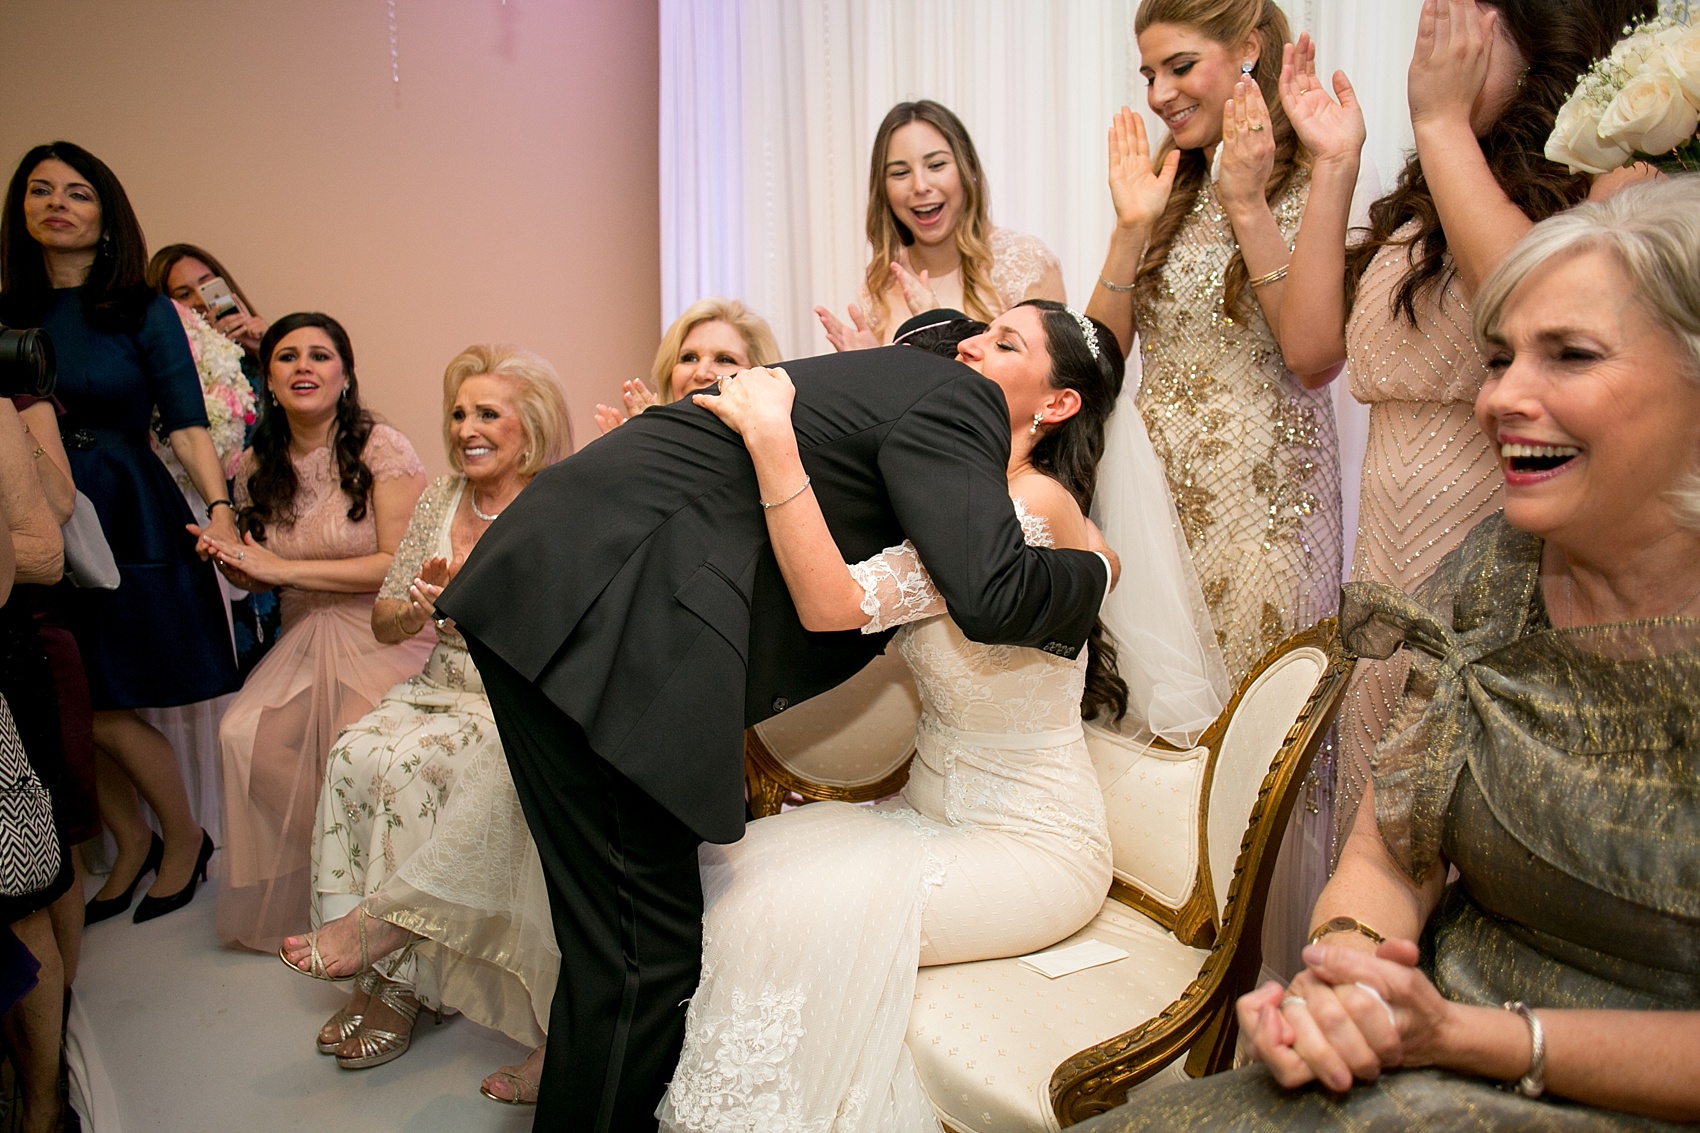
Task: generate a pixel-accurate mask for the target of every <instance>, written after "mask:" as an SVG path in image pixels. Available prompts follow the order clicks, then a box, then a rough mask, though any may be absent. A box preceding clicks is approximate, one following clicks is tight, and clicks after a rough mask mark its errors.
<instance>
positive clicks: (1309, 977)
mask: <svg viewBox="0 0 1700 1133" xmlns="http://www.w3.org/2000/svg"><path fill="white" fill-rule="evenodd" d="M1366 944H1367V942H1366ZM1417 956H1418V952H1417V946H1416V944H1415V943H1413V942H1411V941H1409V940H1389V941H1387V942H1386V943H1384V944H1381V945H1378V946H1377V947H1376V949H1375V951H1374V953H1373V954H1372V953H1370V952H1367V951H1364V950H1362V949H1359V948H1354V947H1350V946H1347V945H1344V944H1313V945H1311V946H1310V947H1308V948H1306V949H1305V950H1304V961H1305V970H1304V971H1302V972H1300V973H1299V974H1298V975H1297V976H1295V977H1294V978H1293V982H1292V983H1290V984H1288V985H1287V986H1286V987H1285V988H1283V987H1282V986H1281V985H1280V984H1279V983H1276V982H1274V981H1270V982H1269V983H1266V984H1264V985H1263V986H1262V987H1260V988H1258V989H1257V990H1255V991H1252V992H1248V993H1247V994H1245V995H1242V996H1241V997H1240V999H1239V1002H1238V1003H1237V1004H1236V1005H1235V1009H1236V1011H1237V1012H1238V1015H1239V1024H1240V1041H1241V1043H1242V1044H1244V1045H1243V1046H1242V1049H1243V1050H1249V1052H1250V1053H1251V1054H1252V1056H1254V1057H1255V1058H1256V1059H1257V1060H1258V1061H1259V1062H1262V1063H1263V1064H1264V1065H1265V1066H1266V1067H1268V1068H1269V1072H1270V1073H1271V1074H1272V1075H1273V1076H1274V1078H1275V1080H1276V1081H1277V1082H1279V1083H1280V1084H1281V1085H1282V1086H1284V1087H1286V1088H1288V1089H1295V1088H1297V1087H1299V1086H1303V1085H1306V1084H1307V1083H1310V1082H1320V1083H1321V1084H1322V1085H1324V1086H1326V1087H1327V1088H1328V1089H1330V1090H1334V1091H1336V1092H1344V1091H1346V1090H1348V1089H1350V1088H1351V1086H1352V1083H1353V1081H1365V1082H1373V1081H1375V1080H1376V1079H1377V1078H1378V1077H1380V1076H1381V1072H1382V1071H1383V1070H1388V1069H1392V1068H1394V1067H1415V1066H1432V1065H1436V1064H1438V1063H1439V1062H1440V1060H1441V1058H1442V1056H1443V1053H1444V1051H1445V1050H1446V1049H1447V1047H1448V1043H1449V1041H1450V1036H1451V1033H1452V1029H1453V1028H1454V1026H1455V1025H1456V1023H1457V1018H1458V1007H1457V1005H1456V1004H1454V1003H1452V1002H1450V1001H1449V1000H1447V999H1446V998H1444V997H1443V996H1442V995H1441V994H1440V993H1439V992H1438V991H1437V990H1435V986H1434V984H1433V983H1431V982H1430V981H1429V979H1428V977H1427V976H1425V975H1424V974H1423V973H1422V972H1420V971H1418V970H1417Z"/></svg>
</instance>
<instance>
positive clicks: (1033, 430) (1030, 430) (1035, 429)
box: [1027, 413, 1045, 437]
mask: <svg viewBox="0 0 1700 1133" xmlns="http://www.w3.org/2000/svg"><path fill="white" fill-rule="evenodd" d="M1044 419H1045V415H1044V414H1043V413H1035V414H1033V423H1032V424H1031V425H1029V426H1027V435H1028V436H1030V437H1036V436H1038V435H1039V422H1041V421H1043V420H1044Z"/></svg>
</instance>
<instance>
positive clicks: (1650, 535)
mask: <svg viewBox="0 0 1700 1133" xmlns="http://www.w3.org/2000/svg"><path fill="white" fill-rule="evenodd" d="M1475 326H1476V337H1477V340H1478V342H1479V343H1480V344H1481V346H1482V349H1483V353H1484V354H1485V355H1486V357H1487V359H1488V379H1487V382H1486V384H1485V385H1484V386H1483V388H1482V391H1481V393H1480V395H1479V396H1478V397H1477V399H1476V419H1477V421H1478V423H1479V424H1480V425H1481V427H1482V429H1483V430H1484V431H1485V432H1486V433H1487V435H1488V437H1489V438H1490V440H1491V441H1492V442H1493V446H1494V450H1495V453H1496V455H1497V457H1498V460H1499V466H1500V472H1501V476H1502V477H1503V480H1504V488H1505V509H1504V511H1503V512H1502V513H1500V514H1497V515H1494V516H1491V517H1490V518H1488V519H1486V520H1484V521H1483V522H1482V523H1480V524H1479V525H1477V526H1476V528H1475V529H1474V530H1472V531H1471V532H1470V534H1469V535H1468V536H1466V537H1465V539H1464V541H1463V543H1462V544H1461V545H1460V546H1459V547H1457V548H1456V549H1455V550H1453V551H1452V552H1451V553H1449V554H1448V555H1447V556H1446V557H1445V558H1444V559H1442V560H1441V562H1440V564H1439V565H1438V566H1437V567H1436V569H1435V571H1434V573H1433V574H1432V575H1430V576H1429V577H1428V578H1427V579H1426V580H1424V581H1423V582H1422V583H1421V584H1420V585H1419V586H1418V587H1417V588H1416V590H1415V592H1414V593H1412V594H1411V595H1409V596H1407V595H1406V594H1404V593H1403V592H1401V591H1399V590H1397V589H1395V588H1393V587H1390V586H1386V585H1383V584H1380V583H1370V582H1362V583H1353V584H1351V585H1349V586H1348V587H1347V588H1346V592H1345V596H1344V598H1343V600H1342V604H1341V625H1342V627H1343V629H1344V631H1345V634H1346V640H1347V643H1348V644H1349V645H1350V646H1351V647H1352V648H1353V649H1354V650H1356V651H1357V652H1359V653H1361V654H1363V655H1365V656H1371V657H1385V656H1388V655H1390V654H1391V653H1392V651H1393V650H1394V649H1396V648H1399V647H1401V646H1402V647H1403V648H1404V649H1405V651H1406V652H1407V653H1408V654H1409V655H1410V657H1411V669H1410V677H1409V678H1408V680H1407V682H1406V685H1405V693H1404V699H1403V702H1402V703H1401V705H1400V707H1399V709H1398V710H1397V711H1396V713H1395V714H1394V717H1393V721H1392V723H1391V725H1389V727H1388V729H1387V731H1386V733H1385V735H1384V737H1383V739H1382V741H1381V743H1380V745H1379V746H1378V747H1377V749H1376V751H1375V754H1374V757H1373V761H1372V766H1371V783H1370V785H1369V787H1368V789H1367V791H1366V794H1365V795H1364V798H1363V800H1362V804H1361V805H1360V807H1359V809H1358V812H1357V818H1356V822H1355V824H1354V826H1353V827H1352V832H1351V835H1350V839H1349V841H1348V842H1347V844H1346V847H1345V849H1344V851H1343V852H1342V854H1341V858H1340V866H1339V869H1338V870H1337V871H1336V873H1335V874H1334V877H1333V879H1332V880H1331V881H1329V883H1328V887H1327V888H1326V889H1324V890H1323V892H1322V896H1321V898H1320V899H1319V900H1318V901H1317V904H1316V908H1315V910H1314V911H1313V913H1312V917H1311V921H1312V925H1313V931H1312V934H1311V942H1312V943H1311V946H1310V947H1309V948H1307V949H1306V950H1305V954H1304V959H1305V964H1306V968H1305V970H1304V971H1302V972H1300V973H1299V975H1298V976H1297V977H1296V978H1295V979H1294V980H1293V982H1292V983H1291V984H1290V985H1288V986H1287V987H1286V988H1282V987H1281V986H1280V985H1279V984H1275V983H1270V984H1267V985H1265V986H1264V987H1262V988H1259V989H1258V990H1256V991H1253V992H1250V993H1249V994H1247V995H1245V996H1242V997H1241V999H1240V1000H1239V1006H1238V1020H1239V1026H1240V1030H1241V1035H1242V1040H1243V1041H1244V1046H1245V1047H1246V1049H1247V1050H1248V1051H1249V1052H1251V1053H1252V1055H1253V1057H1254V1058H1255V1059H1256V1060H1257V1061H1258V1062H1260V1063H1261V1064H1262V1065H1261V1066H1260V1067H1255V1068H1248V1069H1246V1070H1240V1071H1235V1072H1234V1073H1232V1074H1229V1075H1224V1076H1221V1077H1219V1078H1215V1079H1203V1080H1201V1081H1198V1082H1194V1083H1190V1084H1187V1085H1183V1086H1179V1087H1176V1088H1175V1089H1174V1090H1172V1091H1164V1092H1163V1093H1161V1094H1158V1095H1156V1096H1154V1097H1153V1098H1152V1099H1151V1100H1150V1102H1149V1103H1147V1104H1143V1105H1142V1104H1138V1103H1137V1102H1136V1103H1135V1104H1134V1105H1130V1106H1128V1107H1125V1108H1124V1109H1121V1110H1116V1111H1113V1112H1112V1113H1110V1114H1107V1115H1105V1116H1103V1117H1101V1118H1097V1119H1095V1120H1093V1121H1091V1122H1087V1123H1086V1124H1084V1125H1081V1126H1080V1127H1079V1128H1081V1129H1082V1130H1086V1129H1091V1130H1093V1133H1108V1131H1115V1133H1122V1131H1126V1130H1133V1129H1153V1130H1155V1129H1173V1128H1181V1127H1184V1128H1188V1129H1259V1130H1261V1129H1317V1130H1348V1129H1349V1130H1353V1131H1377V1130H1396V1129H1397V1130H1404V1129H1414V1128H1424V1129H1441V1128H1446V1129H1452V1128H1460V1129H1462V1128H1469V1129H1490V1128H1491V1129H1530V1130H1535V1129H1539V1130H1606V1129H1654V1128H1660V1129H1662V1128H1669V1127H1670V1126H1668V1125H1666V1124H1665V1122H1670V1121H1679V1122H1692V1121H1696V1120H1700V952H1697V951H1696V948H1695V940H1696V931H1695V930H1696V926H1697V925H1700V837H1697V832H1700V795H1697V793H1696V791H1695V769H1696V767H1700V727H1696V712H1695V690H1696V689H1697V688H1700V177H1694V176H1686V177H1681V178H1677V179H1674V180H1670V181H1663V182H1659V183H1654V184H1650V185H1644V186H1637V187H1634V188H1629V189H1626V190H1624V191H1623V192H1622V193H1620V194H1619V195H1618V196H1616V197H1614V198H1612V199H1611V200H1609V201H1605V202H1602V203H1598V204H1586V205H1582V206H1580V207H1578V208H1576V209H1573V210H1572V211H1570V212H1567V213H1560V214H1559V215H1557V216H1553V217H1550V218H1548V219H1546V220H1543V221H1542V222H1541V223H1539V224H1538V225H1536V226H1535V227H1534V228H1533V229H1532V230H1531V231H1530V233H1529V234H1528V235H1527V236H1526V237H1525V238H1524V239H1523V240H1522V242H1521V243H1519V244H1518V245H1517V246H1516V247H1515V248H1513V249H1512V250H1511V252H1510V253H1509V254H1508V255H1507V256H1506V257H1505V259H1504V261H1503V262H1502V263H1501V264H1500V266H1499V268H1498V269H1497V271H1495V273H1494V274H1493V275H1491V276H1489V277H1488V279H1487V280H1486V282H1485V283H1484V284H1483V286H1482V288H1481V291H1480V292H1479V293H1478V295H1477V297H1476V305H1475ZM1449 877H1450V880H1449ZM1359 1083H1373V1085H1359ZM1318 1086H1321V1087H1324V1088H1322V1089H1318V1088H1317V1087H1318ZM1354 1087H1355V1088H1354ZM1554 1098H1557V1099H1562V1100H1561V1101H1556V1102H1555V1101H1554V1100H1553V1099H1554Z"/></svg>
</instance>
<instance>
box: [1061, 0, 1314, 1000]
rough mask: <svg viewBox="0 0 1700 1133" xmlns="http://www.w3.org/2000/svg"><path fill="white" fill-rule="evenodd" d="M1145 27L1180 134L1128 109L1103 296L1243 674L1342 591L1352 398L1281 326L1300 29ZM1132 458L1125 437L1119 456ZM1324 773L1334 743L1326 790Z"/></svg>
mask: <svg viewBox="0 0 1700 1133" xmlns="http://www.w3.org/2000/svg"><path fill="white" fill-rule="evenodd" d="M1134 28H1135V30H1136V32H1137V33H1138V36H1139V49H1140V55H1141V58H1142V60H1143V65H1142V67H1141V68H1140V73H1141V74H1142V75H1144V76H1145V80H1146V82H1147V84H1148V86H1149V90H1148V98H1149V101H1150V105H1151V109H1152V110H1153V111H1155V112H1156V113H1157V114H1158V115H1159V116H1160V117H1161V118H1162V119H1163V121H1164V122H1165V123H1166V124H1167V125H1168V127H1169V131H1170V138H1169V139H1168V141H1166V142H1165V143H1164V145H1163V147H1162V149H1160V150H1159V151H1158V153H1159V158H1160V160H1159V162H1158V163H1157V164H1156V165H1155V166H1154V165H1153V163H1152V160H1151V156H1150V153H1149V149H1148V147H1147V143H1146V138H1145V128H1144V125H1143V124H1142V122H1141V120H1140V118H1139V116H1138V115H1135V114H1134V113H1133V112H1132V111H1130V110H1128V109H1127V108H1126V107H1124V108H1123V109H1122V111H1121V113H1120V114H1118V115H1117V116H1116V119H1115V121H1114V123H1113V125H1112V127H1111V131H1110V196H1111V199H1112V200H1113V201H1114V203H1115V210H1116V227H1115V230H1114V234H1113V235H1112V236H1111V238H1110V247H1109V251H1108V253H1107V254H1106V256H1105V258H1104V267H1103V271H1102V273H1101V274H1100V277H1099V281H1098V285H1097V287H1096V288H1095V289H1094V290H1093V292H1092V300H1091V302H1090V303H1089V304H1088V306H1087V308H1086V309H1087V310H1088V311H1089V312H1091V313H1092V314H1093V315H1096V316H1097V317H1098V318H1101V319H1103V320H1104V322H1105V323H1107V324H1108V325H1109V326H1111V327H1112V328H1114V329H1115V332H1116V335H1117V337H1118V338H1119V340H1120V341H1121V343H1122V346H1123V347H1124V348H1125V349H1131V347H1132V343H1133V341H1134V337H1135V335H1136V334H1137V335H1138V337H1139V342H1140V352H1141V354H1140V356H1141V360H1142V363H1143V366H1144V373H1143V381H1142V384H1141V385H1140V388H1139V410H1140V412H1141V414H1142V415H1143V416H1144V418H1145V425H1146V428H1148V429H1149V430H1150V432H1151V442H1152V444H1153V446H1154V447H1155V448H1156V450H1157V454H1158V455H1159V456H1160V457H1161V458H1162V460H1163V463H1164V465H1165V467H1166V468H1167V470H1168V478H1169V491H1170V492H1171V494H1172V495H1173V496H1174V500H1175V508H1176V511H1177V512H1178V514H1179V517H1180V524H1181V530H1182V532H1183V533H1184V534H1185V536H1186V541H1187V545H1188V546H1189V547H1190V548H1191V550H1192V561H1193V565H1194V566H1195V567H1196V568H1197V570H1198V577H1199V582H1200V583H1201V585H1202V586H1203V589H1204V597H1205V601H1206V604H1207V605H1208V607H1209V611H1210V618H1211V621H1212V622H1213V624H1214V628H1215V631H1216V635H1217V638H1218V640H1219V641H1220V642H1221V646H1222V659H1223V661H1224V663H1225V664H1226V666H1227V678H1228V683H1229V687H1230V688H1232V687H1234V686H1237V685H1238V684H1239V683H1240V682H1241V681H1242V680H1244V679H1245V676H1246V674H1247V673H1248V672H1250V671H1251V669H1252V667H1253V666H1255V665H1256V664H1257V662H1258V660H1259V659H1261V658H1262V657H1263V655H1264V654H1265V653H1266V652H1268V651H1269V649H1270V648H1271V647H1273V646H1275V645H1277V644H1278V643H1280V642H1281V641H1282V640H1283V639H1285V638H1286V637H1288V636H1289V635H1291V634H1293V633H1296V632H1297V631H1299V630H1301V629H1303V628H1305V627H1306V626H1308V625H1311V624H1313V623H1315V622H1316V621H1318V620H1320V619H1322V618H1326V617H1329V616H1330V615H1332V614H1333V613H1334V611H1335V609H1336V607H1337V605H1338V603H1339V593H1340V560H1341V555H1342V547H1341V515H1340V474H1339V467H1340V465H1339V447H1338V443H1337V439H1336V434H1335V422H1334V406H1333V404H1332V402H1331V401H1330V400H1329V395H1328V393H1327V391H1326V390H1313V389H1310V388H1308V380H1309V379H1308V377H1307V376H1306V375H1300V374H1295V373H1293V372H1291V371H1289V370H1288V369H1287V367H1286V364H1285V363H1284V362H1283V360H1282V358H1281V350H1280V347H1279V346H1277V345H1276V339H1275V331H1276V330H1277V329H1278V328H1279V326H1280V321H1281V305H1282V302H1283V295H1284V294H1285V293H1286V292H1287V291H1289V290H1290V288H1289V287H1288V286H1287V285H1285V284H1284V283H1283V282H1282V275H1283V274H1284V272H1285V270H1286V267H1287V261H1288V258H1289V255H1290V252H1289V249H1290V248H1291V246H1292V242H1293V240H1294V238H1295V236H1296V234H1297V231H1298V227H1299V218H1300V216H1301V215H1302V214H1303V212H1304V207H1305V201H1306V199H1307V198H1308V196H1309V193H1310V172H1309V167H1308V157H1307V155H1306V153H1305V150H1304V147H1303V145H1302V144H1301V143H1300V141H1299V139H1298V137H1297V135H1296V134H1295V133H1294V131H1293V127H1292V125H1291V124H1290V123H1289V122H1288V120H1287V116H1286V113H1285V111H1284V110H1283V108H1282V106H1281V103H1280V100H1279V99H1278V98H1277V97H1276V86H1277V82H1278V80H1279V77H1280V74H1281V56H1282V49H1283V47H1284V45H1285V44H1286V43H1287V41H1288V39H1289V36H1288V29H1287V20H1286V17H1285V16H1284V15H1283V14H1282V12H1281V9H1280V8H1279V7H1278V6H1277V5H1276V4H1275V2H1274V0H1144V3H1142V4H1141V5H1140V7H1139V12H1138V14H1137V15H1136V17H1135V20H1134ZM1121 460H1122V457H1121V455H1120V454H1119V453H1118V452H1117V451H1115V449H1113V448H1112V449H1111V451H1110V452H1108V453H1107V454H1106V456H1105V468H1106V474H1107V475H1108V474H1110V472H1111V470H1113V469H1115V468H1116V467H1118V466H1119V464H1120V463H1121ZM1110 536H1111V537H1112V538H1113V537H1114V533H1113V532H1111V533H1110ZM1325 772H1326V761H1323V760H1319V761H1318V770H1317V773H1316V776H1315V777H1313V780H1312V784H1313V788H1312V789H1313V791H1314V790H1315V784H1316V783H1318V782H1320V781H1323V776H1324V774H1325ZM1324 802H1325V800H1324V799H1322V798H1320V797H1318V796H1317V795H1315V794H1313V799H1312V805H1307V806H1305V807H1301V808H1297V809H1296V810H1295V812H1294V815H1295V817H1294V820H1293V822H1292V823H1291V825H1290V826H1289V831H1291V833H1289V834H1288V835H1287V841H1288V842H1289V843H1290V844H1291V847H1292V850H1293V851H1297V850H1300V849H1301V848H1302V849H1303V852H1302V853H1298V852H1291V851H1289V852H1286V853H1284V854H1283V855H1282V862H1281V865H1280V867H1279V872H1278V873H1277V875H1276V880H1275V884H1274V893H1275V896H1274V898H1273V900H1272V902H1271V911H1270V916H1269V919H1268V921H1267V922H1266V924H1265V933H1264V939H1265V941H1267V942H1268V945H1269V956H1268V959H1269V961H1270V962H1271V963H1272V964H1273V965H1274V966H1276V967H1277V968H1279V969H1282V970H1286V971H1291V970H1294V969H1296V968H1297V966H1298V962H1299V961H1298V944H1297V939H1298V937H1300V936H1302V935H1303V924H1302V919H1303V915H1304V911H1305V910H1306V909H1308V908H1309V907H1310V905H1311V902H1312V901H1314V900H1315V897H1316V894H1317V892H1319V891H1320V890H1321V888H1322V883H1323V882H1324V881H1325V880H1326V879H1327V866H1328V861H1327V858H1328V853H1327V836H1326V834H1327V830H1328V828H1329V816H1328V814H1327V813H1326V809H1327V808H1326V806H1325V805H1323V803H1324Z"/></svg>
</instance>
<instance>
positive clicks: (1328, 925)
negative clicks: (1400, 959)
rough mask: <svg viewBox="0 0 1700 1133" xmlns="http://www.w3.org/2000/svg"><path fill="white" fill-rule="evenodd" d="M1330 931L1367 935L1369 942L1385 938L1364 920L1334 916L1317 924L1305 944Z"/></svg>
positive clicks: (1313, 942) (1376, 941) (1379, 941)
mask: <svg viewBox="0 0 1700 1133" xmlns="http://www.w3.org/2000/svg"><path fill="white" fill-rule="evenodd" d="M1332 932H1356V933H1360V934H1362V935H1363V936H1367V937H1369V939H1370V940H1371V942H1373V943H1375V944H1380V943H1382V942H1383V941H1384V940H1386V939H1387V938H1386V937H1384V936H1382V935H1381V934H1380V933H1379V932H1376V931H1375V930H1374V929H1373V928H1371V927H1369V926H1368V925H1367V924H1365V923H1364V922H1362V921H1360V920H1358V919H1357V918H1356V917H1335V918H1334V919H1333V920H1329V921H1324V922H1323V923H1322V924H1319V925H1317V926H1316V928H1315V930H1314V931H1312V932H1311V934H1310V939H1309V940H1307V941H1305V943H1306V944H1307V945H1310V944H1315V943H1316V942H1317V941H1319V940H1321V939H1322V938H1323V937H1325V936H1327V935H1328V934H1329V933H1332Z"/></svg>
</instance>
